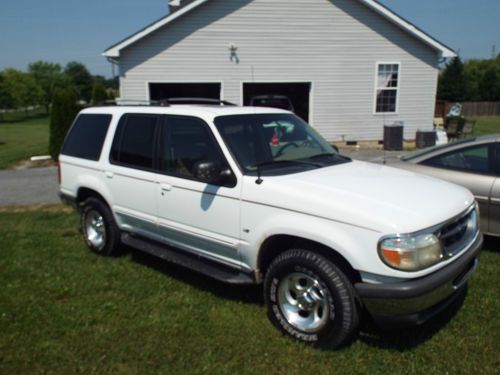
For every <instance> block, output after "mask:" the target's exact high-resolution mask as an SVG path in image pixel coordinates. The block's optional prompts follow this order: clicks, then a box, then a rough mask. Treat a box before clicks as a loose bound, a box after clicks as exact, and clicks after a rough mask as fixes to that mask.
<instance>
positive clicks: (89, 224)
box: [85, 210, 106, 250]
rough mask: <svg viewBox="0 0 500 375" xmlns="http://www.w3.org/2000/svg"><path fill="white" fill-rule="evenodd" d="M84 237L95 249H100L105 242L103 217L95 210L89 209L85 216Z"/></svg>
mask: <svg viewBox="0 0 500 375" xmlns="http://www.w3.org/2000/svg"><path fill="white" fill-rule="evenodd" d="M85 238H86V240H87V242H88V243H89V244H90V245H92V246H93V247H94V248H96V249H97V250H102V249H103V248H104V245H105V244H106V227H105V225H104V218H103V217H102V215H101V214H100V213H99V212H97V211H95V210H90V211H89V212H87V215H86V216H85Z"/></svg>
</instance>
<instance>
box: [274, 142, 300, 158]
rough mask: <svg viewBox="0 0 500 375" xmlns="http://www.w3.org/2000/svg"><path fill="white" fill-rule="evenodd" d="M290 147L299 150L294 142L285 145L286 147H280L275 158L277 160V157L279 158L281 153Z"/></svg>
mask: <svg viewBox="0 0 500 375" xmlns="http://www.w3.org/2000/svg"><path fill="white" fill-rule="evenodd" d="M290 146H293V147H295V148H299V145H298V144H297V143H295V142H290V143H287V144H286V145H284V146H282V147H281V148H280V149H279V150H278V152H277V153H276V156H275V158H277V157H279V156H281V155H283V151H285V150H286V149H287V148H288V147H290Z"/></svg>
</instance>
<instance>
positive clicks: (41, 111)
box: [0, 107, 48, 123]
mask: <svg viewBox="0 0 500 375" xmlns="http://www.w3.org/2000/svg"><path fill="white" fill-rule="evenodd" d="M47 116H48V113H47V111H46V110H45V108H41V107H40V108H35V109H31V110H28V111H25V110H13V111H9V112H5V113H4V112H0V123H4V122H7V123H9V122H10V123H12V122H24V121H27V120H29V119H33V118H41V117H47Z"/></svg>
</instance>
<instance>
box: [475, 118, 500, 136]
mask: <svg viewBox="0 0 500 375" xmlns="http://www.w3.org/2000/svg"><path fill="white" fill-rule="evenodd" d="M467 119H468V120H474V121H476V125H475V127H474V135H476V136H480V135H487V134H500V116H481V117H467Z"/></svg>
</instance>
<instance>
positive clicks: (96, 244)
mask: <svg viewBox="0 0 500 375" xmlns="http://www.w3.org/2000/svg"><path fill="white" fill-rule="evenodd" d="M93 218H102V220H99V223H100V224H101V225H100V227H99V230H96V229H95V227H96V226H97V225H92V224H90V223H89V222H91V221H92V219H93ZM81 226H82V233H83V239H84V240H85V243H86V244H87V246H88V248H89V249H90V250H91V251H92V252H94V253H96V254H98V255H103V256H118V255H120V254H121V243H120V230H119V229H118V226H117V225H116V222H115V219H114V217H113V214H112V213H111V211H110V209H109V207H108V206H107V205H106V204H105V203H104V202H102V201H101V200H100V199H97V198H93V197H91V198H88V199H86V200H85V202H84V203H83V208H82V210H81ZM101 228H102V229H101ZM100 231H102V232H100ZM97 232H99V233H97ZM101 234H103V236H102V241H99V240H98V237H99V235H101Z"/></svg>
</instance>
